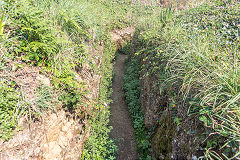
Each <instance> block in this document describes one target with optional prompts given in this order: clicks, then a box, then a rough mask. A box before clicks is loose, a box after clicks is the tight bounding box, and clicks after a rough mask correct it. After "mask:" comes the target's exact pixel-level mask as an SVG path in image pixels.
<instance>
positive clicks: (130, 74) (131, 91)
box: [123, 51, 151, 160]
mask: <svg viewBox="0 0 240 160" xmlns="http://www.w3.org/2000/svg"><path fill="white" fill-rule="evenodd" d="M128 52H129V51H128ZM139 64H140V62H139V59H138V58H136V57H134V59H133V60H130V59H129V61H128V63H127V67H126V73H125V75H124V78H123V79H124V85H123V88H124V90H125V97H126V103H127V104H128V108H129V112H130V115H131V117H132V121H133V126H134V129H135V135H136V141H137V151H138V153H139V159H142V160H147V159H151V156H150V151H151V144H150V142H149V140H148V139H149V136H148V135H147V133H146V129H145V124H144V114H143V111H142V109H141V103H140V100H139V97H140V84H139V83H140V82H139V78H140V75H139V73H140V65H139Z"/></svg>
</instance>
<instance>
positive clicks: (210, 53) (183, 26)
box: [142, 0, 240, 159]
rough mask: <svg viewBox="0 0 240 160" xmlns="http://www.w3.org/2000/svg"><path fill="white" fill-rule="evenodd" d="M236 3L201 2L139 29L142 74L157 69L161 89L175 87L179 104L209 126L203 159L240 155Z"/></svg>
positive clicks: (154, 72)
mask: <svg viewBox="0 0 240 160" xmlns="http://www.w3.org/2000/svg"><path fill="white" fill-rule="evenodd" d="M238 8H239V2H238V1H228V2H225V1H221V0H218V1H213V2H211V3H208V4H206V3H205V4H203V5H201V6H200V7H197V8H194V9H190V10H187V11H184V12H183V13H182V14H180V15H177V16H175V17H174V19H173V21H169V22H168V23H167V24H166V25H165V26H163V27H162V28H161V27H159V30H160V31H159V30H155V31H147V32H146V33H145V34H142V41H143V42H144V43H145V44H146V45H144V46H145V47H144V46H143V47H142V54H144V57H145V58H144V59H143V61H150V63H151V65H150V66H142V67H143V70H144V72H145V73H146V75H148V74H157V75H158V77H159V80H160V81H159V85H160V89H161V90H160V92H161V91H165V90H168V89H173V88H176V91H177V94H178V101H179V99H180V100H181V101H179V102H178V107H177V108H178V109H179V110H183V111H184V110H187V113H186V114H187V115H189V116H190V115H194V116H195V117H198V118H199V120H200V121H202V122H203V124H204V125H205V127H206V128H208V131H209V132H210V133H208V136H207V137H206V139H205V141H204V142H207V145H206V146H205V147H203V148H202V149H203V150H205V158H206V159H236V158H237V157H239V155H240V152H239V140H240V134H239V129H240V121H239V120H240V114H239V111H240V110H239V102H240V101H239V100H240V90H239V89H240V84H239V79H240V74H239V71H240V66H239V65H240V64H239V58H240V57H239V47H240V46H239V27H238V25H239V24H240V21H239V17H240V15H239V12H238ZM160 17H161V16H160ZM162 93H163V92H162ZM218 137H220V138H218ZM204 142H203V143H204ZM203 146H204V145H203Z"/></svg>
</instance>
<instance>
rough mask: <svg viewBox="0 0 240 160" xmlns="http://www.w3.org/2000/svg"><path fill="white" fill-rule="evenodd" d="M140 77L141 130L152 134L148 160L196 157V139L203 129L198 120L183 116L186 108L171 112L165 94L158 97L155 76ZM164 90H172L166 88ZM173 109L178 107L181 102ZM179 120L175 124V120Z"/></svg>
mask: <svg viewBox="0 0 240 160" xmlns="http://www.w3.org/2000/svg"><path fill="white" fill-rule="evenodd" d="M143 74H144V73H141V77H142V78H141V80H140V85H141V96H140V99H141V105H142V109H143V111H144V118H145V126H146V128H147V129H148V130H149V131H151V132H152V135H151V137H150V142H151V147H152V150H153V152H152V157H153V159H157V160H166V159H169V160H170V159H172V160H176V159H179V160H192V159H194V158H196V156H199V155H200V154H201V152H199V150H198V149H199V146H200V137H201V134H202V133H203V132H204V130H205V128H204V127H203V126H202V124H200V122H199V120H198V118H196V117H194V116H188V115H187V109H188V107H187V106H182V107H178V110H174V111H173V110H172V108H171V105H170V103H171V98H172V97H170V96H169V95H168V91H167V90H166V91H163V93H161V94H160V88H159V86H158V82H159V79H158V78H157V76H156V75H149V76H145V77H144V76H143ZM168 90H174V89H173V88H168ZM176 105H179V106H180V105H181V102H179V103H177V104H176ZM176 117H178V118H181V120H180V121H181V122H180V124H176V122H175V118H176Z"/></svg>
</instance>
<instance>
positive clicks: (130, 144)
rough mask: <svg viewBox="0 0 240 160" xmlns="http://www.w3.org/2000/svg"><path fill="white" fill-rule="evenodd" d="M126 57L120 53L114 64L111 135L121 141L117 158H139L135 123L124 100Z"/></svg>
mask: <svg viewBox="0 0 240 160" xmlns="http://www.w3.org/2000/svg"><path fill="white" fill-rule="evenodd" d="M126 58H127V55H123V54H120V55H118V56H117V60H116V63H115V65H114V73H115V77H114V80H113V94H112V99H113V103H112V104H111V117H110V125H111V126H113V130H112V132H111V133H110V136H111V137H112V138H114V139H116V140H118V141H119V143H117V146H118V148H119V155H118V157H117V160H137V159H138V157H137V151H136V142H135V135H134V129H133V124H132V122H131V118H130V114H129V112H128V108H127V105H126V103H125V100H124V91H123V89H122V83H123V74H124V65H125V60H126Z"/></svg>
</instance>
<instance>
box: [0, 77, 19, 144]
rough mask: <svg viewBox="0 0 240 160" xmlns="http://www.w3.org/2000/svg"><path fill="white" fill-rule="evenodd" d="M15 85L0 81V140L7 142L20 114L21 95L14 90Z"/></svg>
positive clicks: (3, 80) (12, 82)
mask: <svg viewBox="0 0 240 160" xmlns="http://www.w3.org/2000/svg"><path fill="white" fill-rule="evenodd" d="M15 87H16V83H15V82H14V81H8V80H6V79H3V78H1V79H0V121H1V123H0V138H1V139H2V140H8V139H9V138H11V137H12V136H13V130H14V129H15V128H16V127H17V118H18V115H19V113H20V112H21V105H22V103H21V101H22V99H21V95H20V91H19V90H15Z"/></svg>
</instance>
